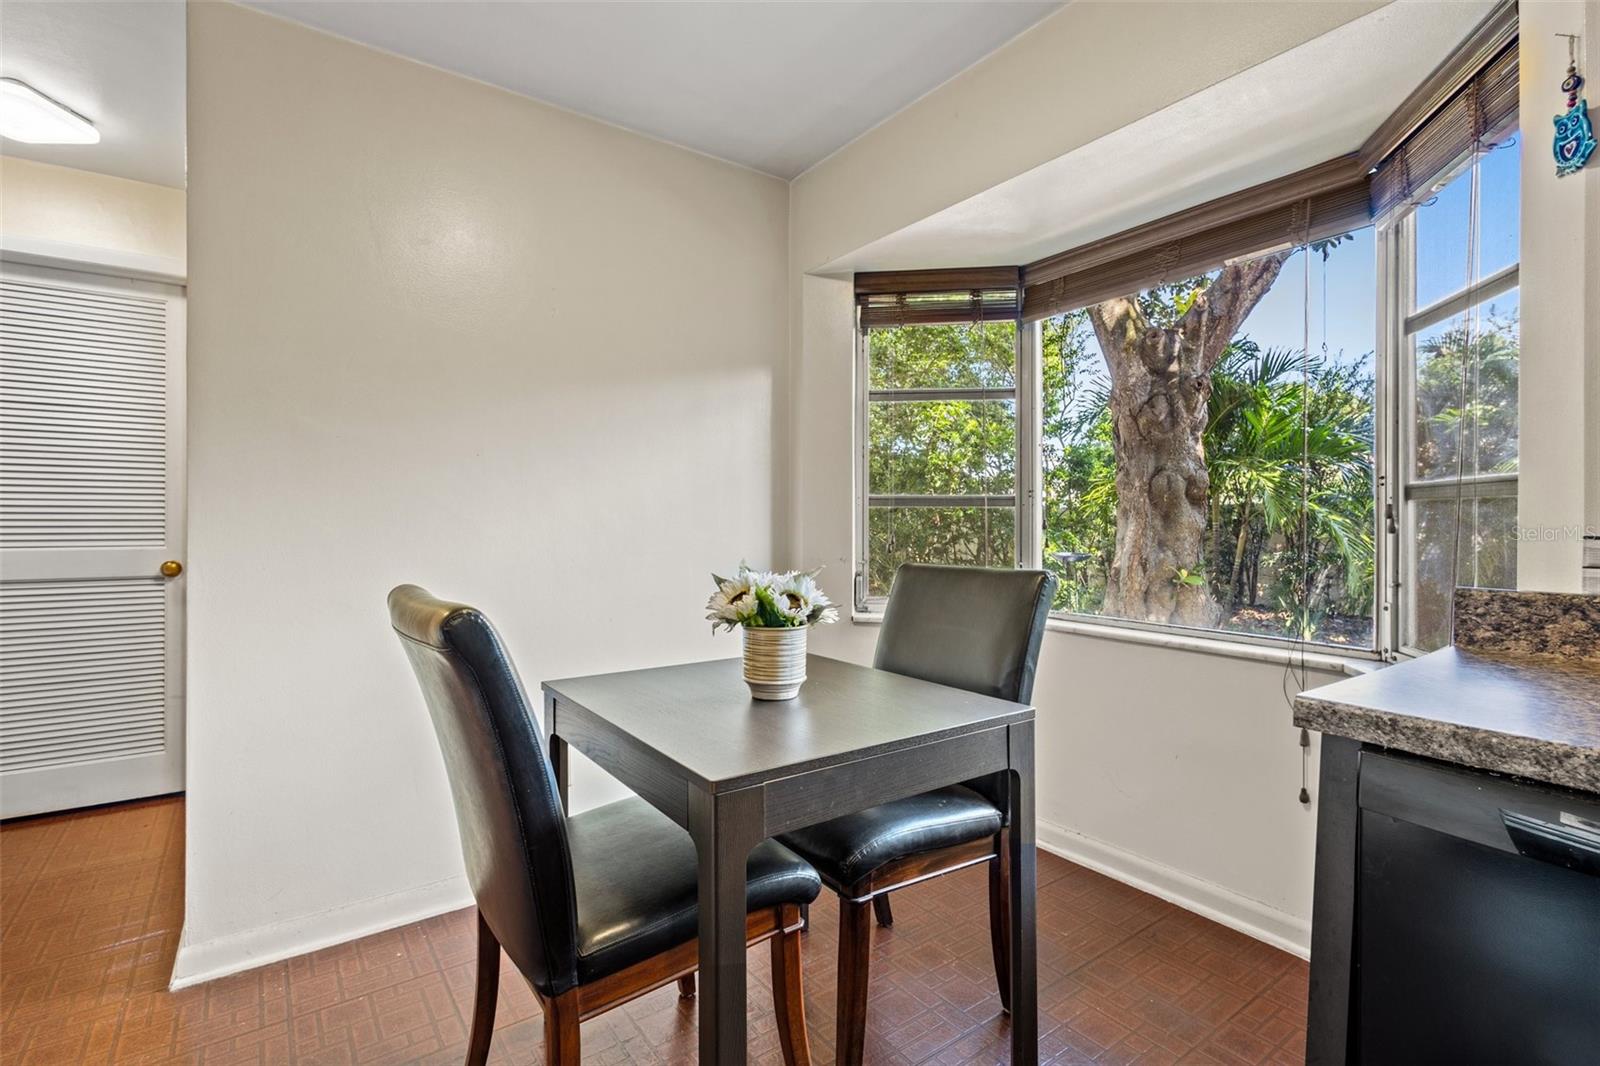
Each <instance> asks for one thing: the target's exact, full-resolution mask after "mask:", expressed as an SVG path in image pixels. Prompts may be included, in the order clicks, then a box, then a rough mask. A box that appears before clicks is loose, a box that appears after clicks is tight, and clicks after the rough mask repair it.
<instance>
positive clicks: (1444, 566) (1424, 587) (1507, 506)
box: [1403, 496, 1517, 651]
mask: <svg viewBox="0 0 1600 1066" xmlns="http://www.w3.org/2000/svg"><path fill="white" fill-rule="evenodd" d="M1456 514H1457V501H1455V500H1453V499H1448V500H1418V501H1415V502H1413V503H1412V504H1411V532H1412V540H1413V542H1414V547H1413V548H1412V559H1411V568H1410V575H1409V576H1410V582H1409V584H1410V587H1411V604H1410V609H1409V610H1408V611H1407V618H1406V627H1405V632H1404V634H1403V643H1405V644H1407V645H1409V646H1411V647H1414V648H1420V649H1422V650H1424V651H1432V650H1433V649H1435V648H1442V647H1444V646H1445V645H1446V644H1448V643H1450V599H1451V596H1452V595H1453V594H1454V589H1455V587H1456V586H1457V585H1458V584H1460V585H1463V586H1467V587H1474V588H1500V589H1509V588H1515V587H1516V584H1517V542H1516V527H1517V500H1516V497H1514V496H1497V497H1489V498H1480V499H1472V498H1467V499H1463V500H1461V501H1460V515H1461V523H1460V527H1459V528H1460V536H1459V538H1458V537H1457V523H1456ZM1452 559H1454V560H1456V566H1455V570H1456V574H1457V578H1456V580H1455V581H1452V580H1450V570H1451V566H1450V563H1451V560H1452Z"/></svg>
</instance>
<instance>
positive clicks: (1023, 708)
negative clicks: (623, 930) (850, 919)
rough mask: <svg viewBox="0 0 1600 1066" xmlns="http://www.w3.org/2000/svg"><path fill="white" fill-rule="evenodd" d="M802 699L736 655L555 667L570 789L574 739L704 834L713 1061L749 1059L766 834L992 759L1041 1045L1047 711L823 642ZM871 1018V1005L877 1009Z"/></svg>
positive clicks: (1020, 993)
mask: <svg viewBox="0 0 1600 1066" xmlns="http://www.w3.org/2000/svg"><path fill="white" fill-rule="evenodd" d="M806 674H807V680H806V682H805V684H804V685H803V686H802V687H801V689H800V693H799V695H798V696H796V697H795V698H793V699H790V700H781V701H761V700H756V699H753V698H752V697H751V695H750V690H749V688H748V687H747V686H746V684H745V682H744V676H743V671H742V663H741V660H739V659H725V660H716V661H710V662H696V663H686V664H681V665H674V666H661V667H654V668H650V669H642V670H628V671H622V672H618V673H607V674H595V675H592V676H588V677H574V678H564V679H562V680H557V681H546V682H544V685H543V692H544V732H545V737H546V740H547V743H548V746H549V753H550V762H551V766H552V768H553V770H554V772H555V776H556V782H557V786H558V788H559V790H560V793H561V799H562V803H563V804H566V803H568V780H569V772H570V759H571V751H573V750H576V751H579V752H581V753H582V754H583V755H585V756H587V757H588V758H589V759H591V760H593V761H594V762H595V763H596V764H598V765H599V766H600V767H601V768H602V769H604V770H605V771H606V772H607V773H609V774H610V775H611V776H612V777H614V778H616V779H617V780H618V781H620V782H621V783H622V784H624V785H626V786H627V787H628V788H630V789H631V790H633V792H635V793H636V794H637V795H638V796H640V797H641V798H642V799H644V800H645V801H646V802H648V803H649V804H650V805H651V806H653V807H655V808H656V809H657V810H659V811H660V812H661V813H662V814H664V815H666V816H667V817H668V818H670V819H672V820H673V821H674V822H676V823H677V824H679V825H681V826H683V827H684V829H686V830H687V831H688V833H689V835H690V836H691V837H692V838H693V840H694V844H695V851H696V856H697V861H698V871H699V921H700V925H699V933H700V940H699V949H700V970H699V974H700V983H699V1007H698V1009H699V1022H700V1031H699V1047H700V1062H702V1063H717V1064H720V1066H740V1064H742V1063H744V1062H745V1061H746V1054H747V1043H746V1033H745V1021H746V1015H745V995H746V985H747V981H746V974H745V909H746V908H745V863H746V860H747V858H748V857H749V854H750V851H751V849H753V848H754V847H755V846H756V845H757V844H758V843H760V842H761V841H762V840H765V839H767V838H768V837H772V836H775V835H777V834H779V833H785V832H789V831H791V830H794V829H800V828H803V827H804V826H808V825H814V824H816V823H819V822H824V821H827V820H829V819H831V818H835V817H838V816H840V815H844V814H849V813H851V812H853V811H860V810H865V809H866V808H869V807H873V806H876V805H878V804H880V803H887V802H889V801H891V800H896V799H901V798H904V797H906V796H912V795H916V794H918V793H921V792H926V791H928V790H930V789H934V788H940V787H943V786H946V785H951V784H955V783H959V782H962V781H968V780H971V779H974V778H980V777H990V776H991V775H993V776H994V777H997V778H998V780H1000V781H1001V782H1003V786H1002V788H1001V789H1000V790H999V794H1000V796H1001V798H1002V802H1003V803H1004V804H1005V805H1006V810H1005V812H1004V813H1005V815H1006V817H1007V818H1008V821H1009V825H1010V827H1011V831H1010V832H1009V833H1007V834H1006V837H1007V839H1008V840H1009V848H1010V853H1009V855H1008V856H1007V858H1008V859H1009V862H1010V864H1011V867H1010V868H1011V877H1010V892H1011V898H1010V901H1009V902H1010V912H1011V915H1012V920H1011V922H1010V923H1009V928H1008V930H1007V934H1008V936H1009V940H1010V951H1009V961H1010V968H1011V1019H1010V1027H1011V1061H1012V1062H1013V1063H1018V1064H1028V1066H1032V1064H1034V1063H1037V1061H1038V1043H1039V1034H1038V1010H1037V1002H1038V978H1037V969H1036V950H1037V949H1036V924H1037V922H1036V915H1035V893H1036V880H1037V875H1036V867H1035V852H1034V756H1033V749H1034V742H1033V724H1034V711H1033V708H1032V707H1030V706H1028V705H1027V704H1021V703H1013V702H1011V701H1009V700H1003V699H996V698H994V697H991V696H986V695H982V694H979V693H975V692H969V691H967V690H965V689H959V688H951V687H949V686H945V685H939V684H935V683H933V682H930V681H924V680H920V679H918V678H914V677H907V676H905V675H902V674H896V673H891V672H889V671H887V670H878V669H873V668H871V667H867V666H860V665H857V664H855V663H850V662H845V661H842V660H839V659H832V658H827V657H825V656H820V655H811V656H808V657H807V660H806ZM869 1024H870V1021H869Z"/></svg>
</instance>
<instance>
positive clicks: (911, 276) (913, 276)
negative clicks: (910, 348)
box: [855, 267, 1020, 329]
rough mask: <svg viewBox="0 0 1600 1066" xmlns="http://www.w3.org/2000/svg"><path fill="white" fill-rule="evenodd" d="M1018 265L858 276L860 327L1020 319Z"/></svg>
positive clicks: (857, 303)
mask: <svg viewBox="0 0 1600 1066" xmlns="http://www.w3.org/2000/svg"><path fill="white" fill-rule="evenodd" d="M1019 274H1020V272H1019V270H1018V268H1017V267H975V268H971V269H963V270H885V271H876V272H872V273H864V274H857V275H856V277H855V282H856V306H857V307H858V308H859V310H860V320H859V321H860V326H861V328H862V329H871V328H873V327H875V326H929V325H949V324H951V323H959V322H995V321H1003V320H1007V319H1014V318H1016V317H1017V312H1018V309H1019V305H1020V292H1019V289H1018V285H1017V281H1018V277H1019Z"/></svg>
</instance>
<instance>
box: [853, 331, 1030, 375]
mask: <svg viewBox="0 0 1600 1066" xmlns="http://www.w3.org/2000/svg"><path fill="white" fill-rule="evenodd" d="M867 345H868V347H867V376H868V384H869V387H870V388H874V389H941V388H952V389H979V388H982V389H1014V388H1016V386H1017V325H1016V323H1015V322H985V323H982V324H974V325H959V326H896V327H893V328H890V329H874V330H869V331H868V332H867Z"/></svg>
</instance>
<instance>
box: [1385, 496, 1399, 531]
mask: <svg viewBox="0 0 1600 1066" xmlns="http://www.w3.org/2000/svg"><path fill="white" fill-rule="evenodd" d="M1383 526H1384V529H1385V530H1387V531H1388V533H1389V535H1390V536H1394V535H1395V534H1396V533H1398V532H1400V529H1399V527H1398V526H1397V525H1396V524H1395V520H1394V501H1393V500H1390V501H1389V502H1388V503H1385V504H1384V505H1383Z"/></svg>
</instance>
